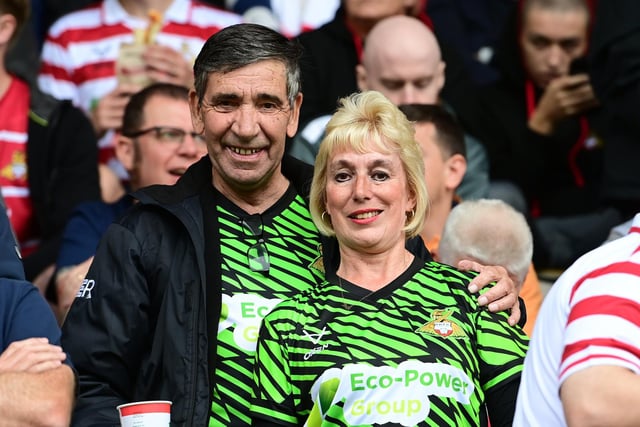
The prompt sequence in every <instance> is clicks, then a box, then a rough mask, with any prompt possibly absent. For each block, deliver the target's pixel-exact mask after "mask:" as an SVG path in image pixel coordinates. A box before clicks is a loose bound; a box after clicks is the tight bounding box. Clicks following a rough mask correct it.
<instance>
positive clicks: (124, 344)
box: [62, 156, 312, 426]
mask: <svg viewBox="0 0 640 427" xmlns="http://www.w3.org/2000/svg"><path fill="white" fill-rule="evenodd" d="M282 170H283V173H284V174H285V176H286V177H287V178H288V179H289V180H290V181H291V183H292V185H294V187H295V188H296V190H297V192H298V194H301V195H304V196H306V195H307V194H308V185H309V184H310V182H311V177H312V167H310V166H309V165H306V164H304V163H302V162H300V161H298V160H295V159H293V158H288V157H286V158H285V159H284V160H283V164H282ZM211 183H212V175H211V161H210V160H209V158H208V157H206V156H205V157H204V158H203V159H201V160H200V161H199V162H197V163H196V164H195V165H193V166H192V167H191V168H189V170H188V171H187V172H186V174H185V175H184V176H183V177H182V178H181V179H180V180H179V181H178V182H177V183H176V184H175V185H174V186H152V187H148V188H146V189H142V190H139V191H138V192H136V193H135V194H134V196H135V197H136V198H137V199H138V200H139V203H138V204H136V205H135V206H134V207H133V208H132V209H131V210H130V211H129V212H128V213H127V214H126V215H125V216H124V217H123V219H121V220H120V221H119V222H118V223H117V224H113V225H111V226H110V227H109V229H108V230H107V232H106V234H105V235H104V237H103V239H102V240H101V242H100V244H99V246H98V249H97V252H96V256H95V259H94V262H93V264H92V265H91V268H90V269H89V272H88V274H87V277H86V279H85V281H84V284H83V286H82V288H81V289H80V291H79V293H78V296H77V298H76V300H75V301H74V303H73V305H72V307H71V310H70V311H69V314H68V316H67V318H66V321H65V323H64V325H63V336H62V345H63V347H64V348H65V350H66V351H67V352H68V353H69V354H70V356H71V359H72V361H73V364H74V366H75V368H76V369H77V371H78V374H79V397H78V402H77V405H76V408H75V411H74V417H73V425H78V426H88V425H91V426H96V425H114V426H118V425H119V420H118V413H117V411H116V406H117V405H120V404H122V403H126V402H132V401H138V400H156V399H160V400H171V401H172V402H173V406H172V408H171V425H181V426H205V425H207V424H208V421H209V410H210V407H211V401H210V396H211V391H212V387H211V386H210V383H211V378H212V376H213V373H214V370H215V366H216V356H215V355H216V340H215V339H210V337H216V336H217V325H218V321H219V318H220V305H221V296H220V295H221V294H220V290H219V283H220V278H221V271H220V263H219V262H217V261H216V260H218V259H219V258H220V254H219V243H218V242H219V235H218V230H217V227H216V224H217V216H216V209H215V206H216V200H215V193H214V191H213V186H212V185H211ZM206 260H209V261H206Z"/></svg>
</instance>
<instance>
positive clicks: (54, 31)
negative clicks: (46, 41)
mask: <svg viewBox="0 0 640 427" xmlns="http://www.w3.org/2000/svg"><path fill="white" fill-rule="evenodd" d="M102 25H103V17H102V2H95V3H94V4H92V5H91V6H88V7H85V8H82V9H78V10H75V11H72V12H69V13H66V14H64V15H62V16H61V17H60V18H58V19H57V20H56V21H55V22H54V23H53V24H52V25H51V27H50V28H49V31H48V34H49V36H50V37H52V38H58V37H60V36H61V35H63V34H64V33H67V32H70V31H76V30H85V29H88V28H97V27H100V26H102ZM70 35H71V33H70Z"/></svg>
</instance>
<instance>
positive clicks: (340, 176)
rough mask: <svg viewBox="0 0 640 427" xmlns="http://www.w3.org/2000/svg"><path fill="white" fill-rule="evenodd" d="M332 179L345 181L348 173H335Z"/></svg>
mask: <svg viewBox="0 0 640 427" xmlns="http://www.w3.org/2000/svg"><path fill="white" fill-rule="evenodd" d="M334 179H335V180H336V181H337V182H345V181H347V180H348V179H349V174H348V173H346V172H339V173H337V174H335V176H334Z"/></svg>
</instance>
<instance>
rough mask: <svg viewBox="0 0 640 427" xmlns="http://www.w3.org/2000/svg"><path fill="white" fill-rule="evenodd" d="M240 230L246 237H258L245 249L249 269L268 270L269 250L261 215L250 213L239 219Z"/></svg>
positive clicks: (269, 264) (269, 265)
mask: <svg viewBox="0 0 640 427" xmlns="http://www.w3.org/2000/svg"><path fill="white" fill-rule="evenodd" d="M240 225H241V226H242V232H243V233H244V235H245V236H246V237H252V238H255V239H258V241H257V242H256V243H255V244H253V245H251V246H249V249H247V263H248V264H249V268H250V269H251V271H258V272H266V271H269V267H271V263H270V261H269V251H268V250H267V242H266V241H265V239H264V224H263V223H262V216H261V215H251V216H249V217H246V218H242V219H241V220H240Z"/></svg>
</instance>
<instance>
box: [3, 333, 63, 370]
mask: <svg viewBox="0 0 640 427" xmlns="http://www.w3.org/2000/svg"><path fill="white" fill-rule="evenodd" d="M66 357H67V355H66V354H65V353H64V352H63V351H62V347H60V346H57V345H52V344H49V340H48V339H47V338H28V339H25V340H21V341H14V342H13V343H11V344H10V345H9V347H7V349H6V350H5V351H4V352H3V353H2V354H1V355H0V372H43V371H46V370H48V369H52V368H55V367H58V366H60V365H61V364H62V362H63V361H64V360H65V359H66Z"/></svg>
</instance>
